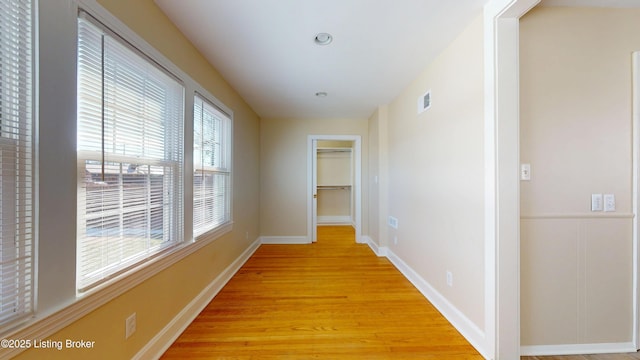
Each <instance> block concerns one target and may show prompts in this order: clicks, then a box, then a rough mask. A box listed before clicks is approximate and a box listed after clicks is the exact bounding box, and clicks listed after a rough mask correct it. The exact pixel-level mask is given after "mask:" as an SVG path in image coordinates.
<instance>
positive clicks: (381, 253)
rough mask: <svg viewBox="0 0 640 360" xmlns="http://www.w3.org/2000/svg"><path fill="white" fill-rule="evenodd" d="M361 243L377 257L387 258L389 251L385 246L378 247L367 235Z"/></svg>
mask: <svg viewBox="0 0 640 360" xmlns="http://www.w3.org/2000/svg"><path fill="white" fill-rule="evenodd" d="M362 243H363V244H367V245H369V247H370V248H371V250H372V251H373V253H374V254H376V256H378V257H387V256H388V255H389V252H388V250H389V249H388V248H387V247H386V246H378V244H376V243H375V241H373V239H372V238H370V237H369V236H368V235H364V236H363V237H362Z"/></svg>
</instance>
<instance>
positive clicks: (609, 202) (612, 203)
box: [604, 194, 616, 211]
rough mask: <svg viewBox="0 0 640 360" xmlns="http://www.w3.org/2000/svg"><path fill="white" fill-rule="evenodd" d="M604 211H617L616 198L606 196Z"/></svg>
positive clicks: (611, 195) (612, 195) (609, 195)
mask: <svg viewBox="0 0 640 360" xmlns="http://www.w3.org/2000/svg"><path fill="white" fill-rule="evenodd" d="M604 211H616V196H615V195H614V194H604Z"/></svg>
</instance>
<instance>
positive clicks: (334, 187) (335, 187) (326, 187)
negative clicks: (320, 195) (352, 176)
mask: <svg viewBox="0 0 640 360" xmlns="http://www.w3.org/2000/svg"><path fill="white" fill-rule="evenodd" d="M350 189H351V185H318V190H350Z"/></svg>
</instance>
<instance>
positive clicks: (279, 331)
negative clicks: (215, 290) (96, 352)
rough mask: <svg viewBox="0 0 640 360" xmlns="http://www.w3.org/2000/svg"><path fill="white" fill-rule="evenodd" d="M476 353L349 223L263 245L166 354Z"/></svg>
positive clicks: (271, 356)
mask: <svg viewBox="0 0 640 360" xmlns="http://www.w3.org/2000/svg"><path fill="white" fill-rule="evenodd" d="M353 358H366V359H416V358H419V359H468V360H476V359H482V356H481V355H480V354H479V353H478V352H477V351H476V350H475V349H474V348H473V347H472V346H471V345H470V344H469V343H468V342H467V341H466V340H465V339H464V338H463V337H462V336H461V335H460V334H459V333H458V332H457V331H456V330H455V329H454V328H453V327H452V326H451V324H449V323H448V322H447V321H446V319H444V318H443V317H442V315H440V313H439V312H438V311H437V310H436V309H435V308H434V307H433V306H432V305H431V304H430V303H429V302H428V301H427V300H426V299H425V298H424V297H423V296H422V294H420V293H419V292H418V290H416V289H415V288H414V287H413V285H412V284H411V283H410V282H409V281H408V280H407V279H405V278H404V277H403V276H402V274H400V273H399V272H398V271H397V270H396V268H395V267H394V266H393V265H392V264H391V263H390V262H389V261H388V260H387V259H384V258H378V257H377V256H375V255H374V254H373V252H372V251H371V250H370V249H369V248H368V246H366V245H362V244H356V243H355V240H354V232H353V228H351V227H341V226H328V227H320V228H319V229H318V242H317V243H315V244H310V245H262V246H261V247H260V248H259V249H258V250H257V251H256V252H255V254H254V255H253V256H252V257H251V259H249V260H248V261H247V262H246V264H245V265H244V266H243V267H242V268H241V269H240V270H239V271H238V272H237V273H236V275H235V276H234V277H233V278H232V279H231V280H230V281H229V283H228V284H227V285H226V286H225V287H224V289H222V290H221V291H220V293H219V294H218V295H217V296H216V297H215V298H214V299H213V301H212V302H211V303H210V304H209V305H208V306H207V307H206V309H205V310H204V311H203V312H202V313H201V314H200V315H199V316H198V317H197V318H196V320H195V321H194V322H193V323H192V324H191V325H190V326H189V327H188V328H187V329H186V330H185V331H184V333H183V334H182V335H181V336H180V337H179V338H178V339H177V340H176V341H175V343H174V344H173V345H172V346H171V347H170V348H169V349H168V350H167V351H166V353H165V354H164V355H163V357H162V359H353Z"/></svg>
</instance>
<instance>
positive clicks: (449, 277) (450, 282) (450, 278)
mask: <svg viewBox="0 0 640 360" xmlns="http://www.w3.org/2000/svg"><path fill="white" fill-rule="evenodd" d="M447 285H449V287H452V286H453V273H452V272H451V271H449V270H447Z"/></svg>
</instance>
